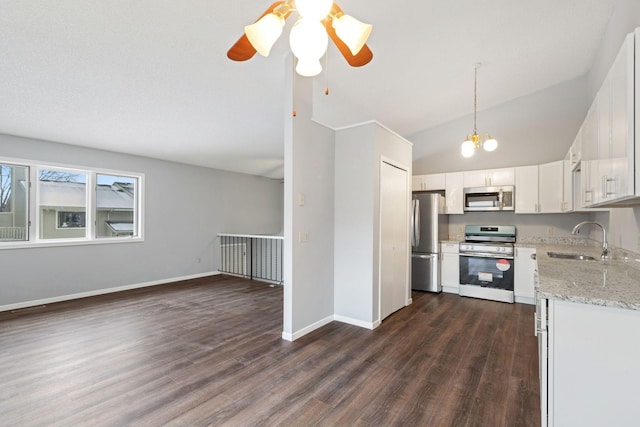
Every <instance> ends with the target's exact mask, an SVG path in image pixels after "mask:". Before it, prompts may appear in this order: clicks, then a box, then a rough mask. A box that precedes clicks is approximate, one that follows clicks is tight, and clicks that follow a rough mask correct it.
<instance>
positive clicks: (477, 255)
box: [460, 252, 513, 259]
mask: <svg viewBox="0 0 640 427" xmlns="http://www.w3.org/2000/svg"><path fill="white" fill-rule="evenodd" d="M460 256H466V257H469V258H493V259H513V256H510V255H504V256H503V255H496V254H485V253H477V252H476V253H472V254H465V253H462V252H460Z"/></svg>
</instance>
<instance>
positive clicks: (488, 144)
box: [482, 137, 498, 151]
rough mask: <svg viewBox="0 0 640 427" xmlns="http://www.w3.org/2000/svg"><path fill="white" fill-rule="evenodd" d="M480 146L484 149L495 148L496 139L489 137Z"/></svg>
mask: <svg viewBox="0 0 640 427" xmlns="http://www.w3.org/2000/svg"><path fill="white" fill-rule="evenodd" d="M482 148H484V150H485V151H494V150H495V149H496V148H498V141H496V140H495V139H493V138H491V137H489V139H487V140H486V141H485V142H484V144H482Z"/></svg>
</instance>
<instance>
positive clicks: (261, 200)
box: [0, 135, 283, 307]
mask: <svg viewBox="0 0 640 427" xmlns="http://www.w3.org/2000/svg"><path fill="white" fill-rule="evenodd" d="M0 154H1V155H2V156H4V157H11V158H20V159H25V160H33V161H47V162H56V163H63V164H71V165H78V166H87V167H94V168H106V169H115V170H125V171H131V172H142V173H144V174H145V196H146V197H145V199H146V203H145V240H144V242H140V243H125V244H104V245H84V246H66V247H47V248H24V249H7V250H0V271H2V281H1V282H0V307H2V306H8V305H12V306H13V305H16V304H18V305H29V304H27V302H29V301H37V300H42V299H49V298H57V297H62V296H65V295H72V294H78V293H90V292H97V291H101V290H108V289H109V288H117V287H122V286H130V285H136V284H143V283H147V282H153V281H161V280H167V279H171V278H179V277H184V276H190V275H198V274H206V273H208V272H213V271H215V270H217V269H218V265H219V259H220V255H219V251H218V244H219V242H218V240H217V238H216V234H217V233H220V232H231V233H278V232H280V231H281V230H282V224H283V208H282V200H283V198H282V197H283V187H282V183H281V182H279V181H275V180H271V179H267V178H262V177H257V176H251V175H245V174H239V173H232V172H225V171H219V170H214V169H207V168H201V167H195V166H188V165H184V164H179V163H172V162H166V161H161V160H154V159H149V158H144V157H137V156H130V155H125V154H119V153H112V152H106V151H98V150H93V149H88V148H80V147H75V146H71V145H65V144H57V143H53V142H47V141H39V140H33V139H27V138H20V137H14V136H8V135H0ZM198 259H200V262H198Z"/></svg>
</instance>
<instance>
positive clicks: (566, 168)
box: [562, 157, 574, 212]
mask: <svg viewBox="0 0 640 427" xmlns="http://www.w3.org/2000/svg"><path fill="white" fill-rule="evenodd" d="M570 159H571V157H568V158H566V159H565V160H564V163H563V165H562V212H572V211H573V173H574V172H573V169H572V167H571V160H570Z"/></svg>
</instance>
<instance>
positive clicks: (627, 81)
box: [601, 34, 640, 200]
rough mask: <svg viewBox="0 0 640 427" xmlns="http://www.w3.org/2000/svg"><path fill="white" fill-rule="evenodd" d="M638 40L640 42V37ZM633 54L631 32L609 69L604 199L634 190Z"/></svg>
mask: <svg viewBox="0 0 640 427" xmlns="http://www.w3.org/2000/svg"><path fill="white" fill-rule="evenodd" d="M638 42H639V43H640V41H638ZM633 58H634V51H633V35H632V34H630V35H629V36H627V39H626V40H625V43H624V45H623V46H622V49H621V50H620V52H619V53H618V56H617V57H616V60H615V62H614V63H613V66H612V67H611V71H610V72H609V79H610V82H609V91H610V108H609V114H610V120H609V125H610V132H609V135H610V141H609V155H610V159H609V161H610V163H609V169H608V172H607V173H606V174H601V175H603V177H602V180H603V186H604V188H603V199H604V200H609V199H614V200H615V199H620V198H624V197H627V196H631V195H633V194H634V191H635V188H634V175H633V171H634V148H635V147H634V122H633V121H634V118H633V113H634V109H633V108H634V107H633V102H634V95H633V91H634V76H633V70H634V64H633V62H634V59H633ZM639 61H640V59H639ZM638 84H640V82H639V83H638ZM639 102H640V101H639Z"/></svg>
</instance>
